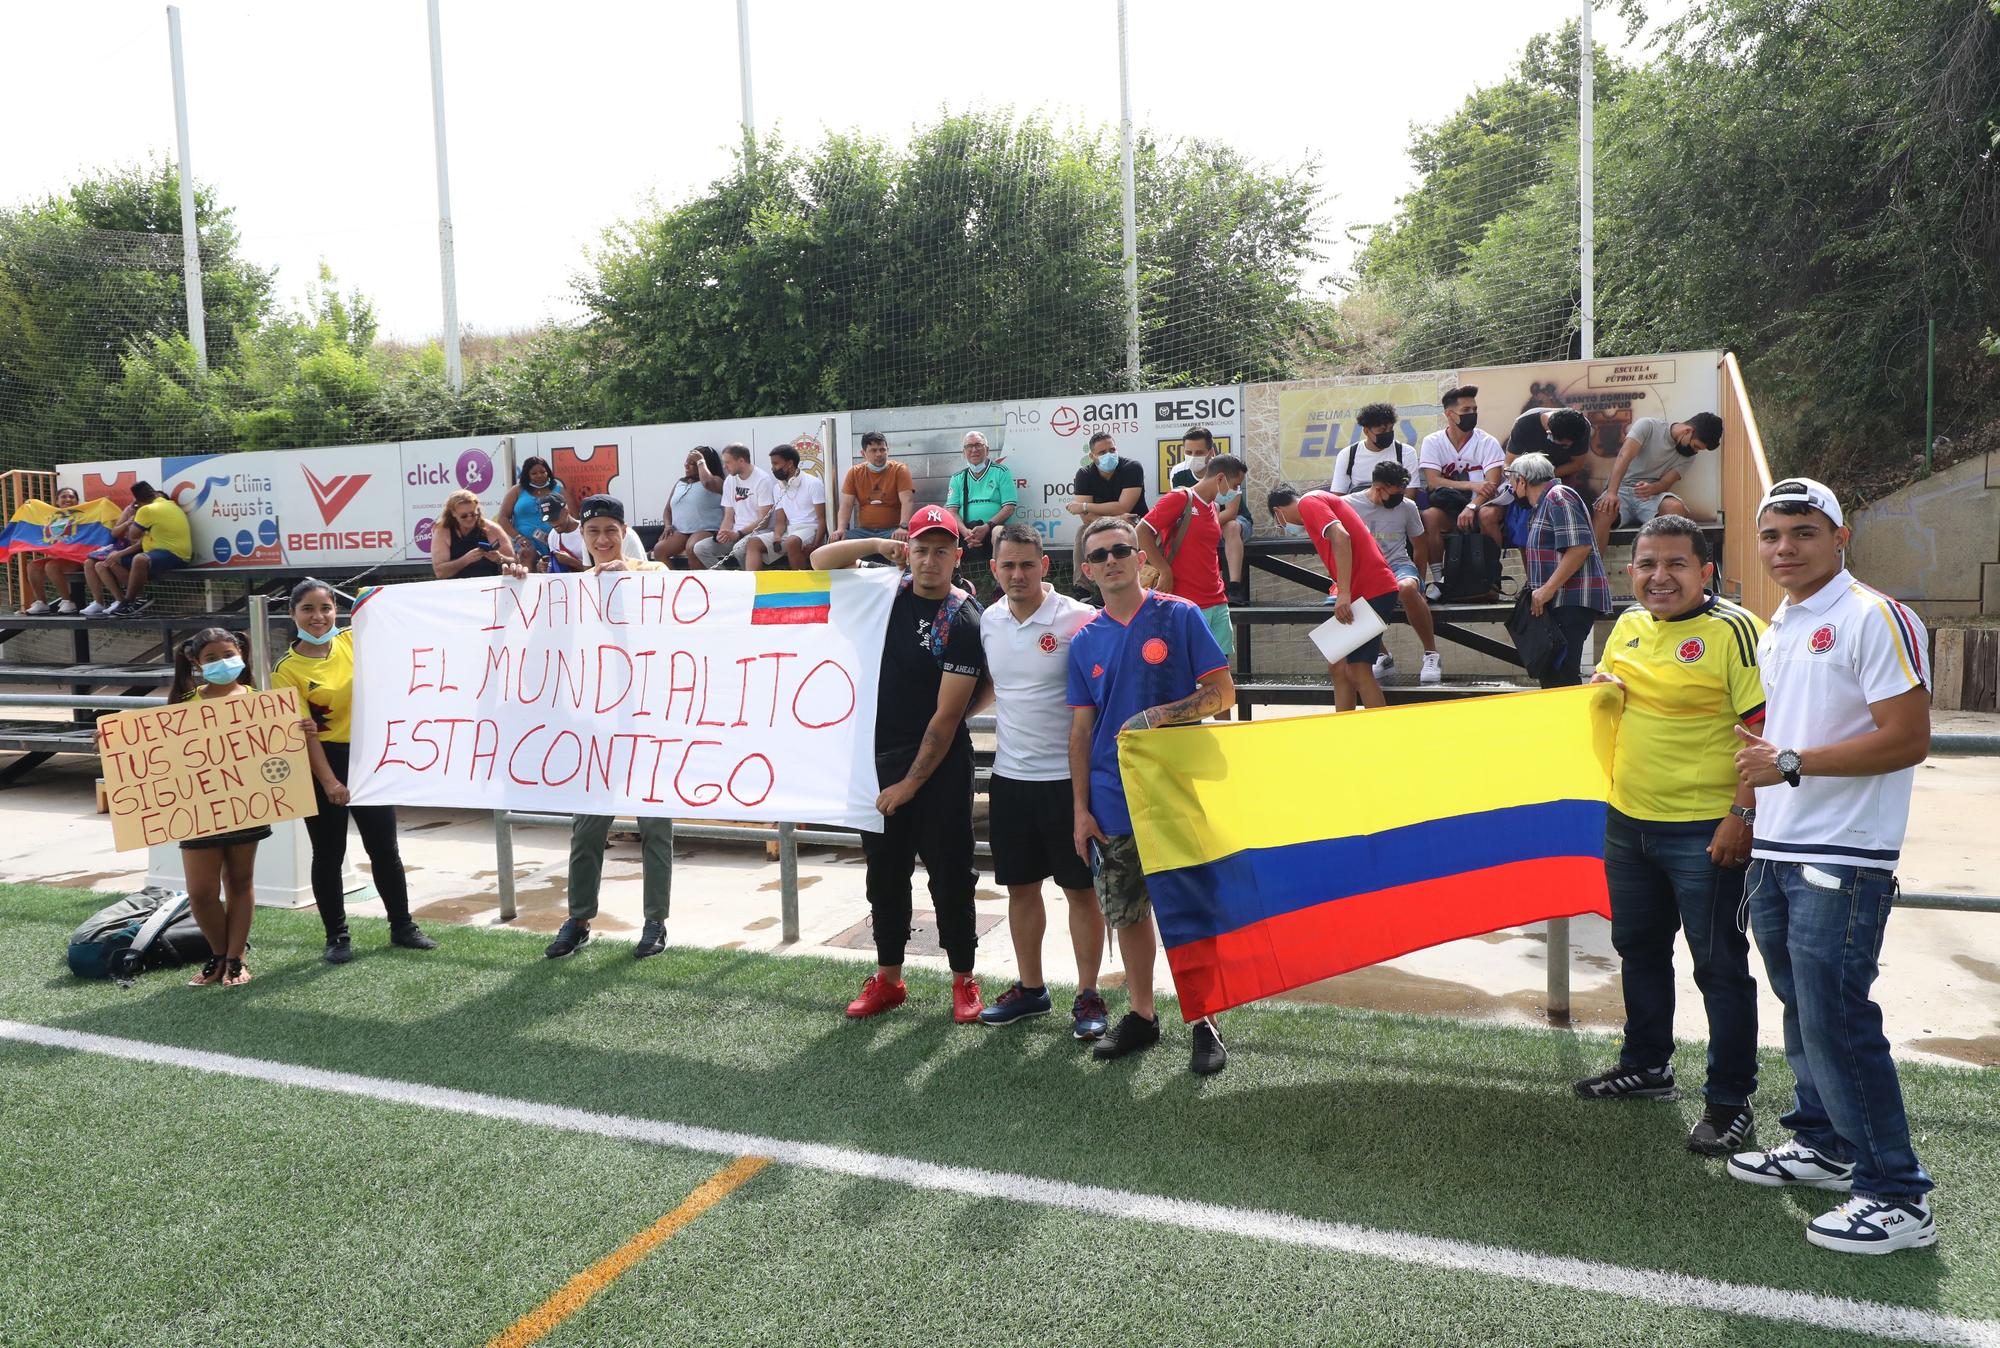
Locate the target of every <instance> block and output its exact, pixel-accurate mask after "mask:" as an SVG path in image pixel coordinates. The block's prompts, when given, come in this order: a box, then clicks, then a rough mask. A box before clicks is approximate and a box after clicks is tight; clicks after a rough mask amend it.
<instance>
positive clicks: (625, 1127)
mask: <svg viewBox="0 0 2000 1348" xmlns="http://www.w3.org/2000/svg"><path fill="white" fill-rule="evenodd" d="M0 1040H13V1041H15V1042H17V1043H24V1044H39V1045H42V1046H44V1047H48V1048H58V1049H69V1050H73V1051H75V1052H79V1053H95V1054H102V1055H104V1056H106V1057H112V1058H123V1059H126V1060H128V1061H131V1062H145V1063H157V1064H160V1065H162V1066H167V1067H181V1068H187V1069H189V1070H192V1071H197V1072H213V1073H217V1074H220V1075H223V1076H232V1077H241V1078H244V1079H247V1080H251V1081H267V1082H271V1083H273V1084H275V1085H280V1086H293V1087H303V1088H305V1089H308V1090H317V1091H327V1092H330V1093H332V1094H335V1095H348V1096H357V1097H360V1098H362V1099H368V1100H381V1101H385V1102H387V1103H391V1104H400V1105H415V1106H417V1107H418V1108H421V1109H435V1110H440V1111H442V1112H445V1113H450V1114H467V1115H472V1116H474V1117H477V1118H484V1119H504V1120H508V1121H511V1122H515V1123H526V1124H534V1125H537V1126H540V1127H544V1128H557V1129H561V1130H562V1131H564V1132H571V1133H585V1134H590V1135H593V1136H597V1137H608V1138H616V1139H619V1140H621V1141H628V1142H642V1143H647V1144H649V1145H652V1146H657V1147H672V1148H675V1149H678V1150H682V1151H692V1152H699V1153H702V1154H705V1155H711V1156H766V1157H769V1158H771V1159H772V1160H773V1161H776V1162H778V1163H780V1164H783V1165H793V1166H799V1167H801V1168H803V1169H807V1170H817V1171H822V1172H825V1173H828V1174H835V1175H851V1176H855V1177H857V1178H861V1179H872V1180H881V1181H883V1182H885V1183H889V1184H902V1185H907V1186H909V1187H910V1188H914V1189H931V1190H937V1191H940V1192H944V1193H953V1194H963V1195H966V1196H968V1197H973V1198H998V1199H1005V1200H1007V1201H1009V1202H1014V1203H1032V1204H1036V1205H1038V1206H1041V1207H1050V1208H1060V1209H1062V1210H1064V1211H1068V1212H1083V1213H1090V1214H1092V1215H1094V1216H1100V1217H1111V1218H1115V1219H1119V1220H1122V1221H1136V1222H1148V1223H1152V1224H1154V1225H1157V1226H1170V1227H1178V1228H1180V1229H1183V1230H1189V1231H1211V1232H1214V1233H1216V1234H1217V1235H1225V1236H1238V1237H1243V1238H1246V1239H1250V1240H1267V1241H1273V1242H1276V1243H1278V1244H1281V1245H1293V1246H1300V1247H1303V1248H1306V1249H1315V1250H1328V1251H1332V1252H1334V1253H1338V1254H1349V1255H1357V1256H1360V1257H1362V1258H1368V1259H1384V1260H1389V1261H1391V1262H1394V1263H1402V1264H1415V1265H1419V1266H1422V1267H1425V1268H1437V1269H1447V1270H1451V1271H1453V1272H1462V1273H1480V1274H1487V1275H1490V1276H1493V1277H1499V1278H1512V1279H1515V1280H1517V1281H1521V1282H1531V1283H1539V1284H1542V1285H1543V1286H1547V1287H1564V1288H1569V1289H1571V1290H1574V1291H1579V1292H1593V1293H1600V1294H1605V1295H1610V1296H1618V1297H1626V1298H1629V1299H1631V1300H1634V1301H1644V1302H1648V1303H1650V1304H1652V1305H1656V1306H1669V1307H1675V1308H1680V1309H1689V1310H1704V1311H1716V1312H1720V1313H1723V1314H1728V1315H1745V1316H1754V1317H1756V1318H1759V1319H1764V1320H1777V1321H1783V1322H1787V1323H1791V1324H1800V1325H1811V1326H1814V1327H1816V1328H1822V1329H1827V1330H1842V1331H1846V1332H1848V1333H1855V1334H1866V1335H1872V1336H1875V1337H1880V1338H1891V1339H1909V1340H1916V1341H1919V1342H1922V1343H1937V1344H1961V1345H1970V1346H1971V1348H2000V1321H1993V1320H1973V1319H1967V1318H1963V1317H1958V1316H1949V1315H1939V1314H1936V1313H1934V1312H1931V1311H1922V1310H1914V1309H1910V1308H1908V1307H1903V1306H1892V1305H1887V1304H1884V1303H1881V1302H1872V1301H1856V1300H1852V1299H1849V1298H1846V1297H1832V1296H1820V1295H1817V1294H1815V1293H1810V1292H1794V1291H1787V1290H1785V1289H1783V1288H1776V1287H1758V1286H1755V1285H1751V1284H1743V1283H1727V1282H1717V1281H1714V1280H1713V1279H1709V1278H1695V1277H1689V1276H1687V1275H1685V1274H1680V1273H1664V1272H1659V1271H1656V1270H1652V1269H1642V1268H1626V1267H1623V1266H1621V1265H1618V1264H1601V1263H1596V1262H1593V1261H1591V1260H1588V1259H1570V1258H1564V1257H1560V1256H1556V1255H1545V1254H1534V1253H1531V1252H1529V1251H1526V1250H1514V1249H1509V1248H1507V1247H1506V1246H1502V1245H1482V1244H1475V1243H1473V1242H1470V1241H1459V1240H1445V1239H1440V1238H1438V1237H1435V1236H1420V1235H1412V1234H1409V1233H1406V1232H1401V1231H1380V1230H1376V1229H1374V1228H1372V1227H1366V1226H1354V1225H1350V1224H1348V1223H1346V1222H1323V1221H1314V1220H1312V1219H1310V1218H1305V1217H1295V1216H1290V1215H1288V1214H1285V1213H1279V1212H1265V1211H1259V1210H1257V1209H1251V1208H1232V1207H1225V1206H1222V1205H1221V1204H1217V1203H1199V1202H1193V1201H1190V1200H1186V1199H1178V1198H1164V1197H1160V1196H1158V1195H1151V1194H1140V1193H1132V1192H1130V1191H1127V1190H1124V1189H1107V1188H1100V1187H1098V1186H1096V1185H1085V1184H1068V1183H1064V1182H1062V1181H1059V1180H1048V1179H1037V1178H1035V1177H1033V1176H1031V1175H1013V1174H1007V1173H1004V1172H1000V1171H992V1170H975V1169H971V1168H969V1167H962V1166H948V1165H935V1164H932V1163H931V1162H928V1161H915V1160H909V1159H906V1158H904V1157H900V1156H887V1155H883V1154H880V1153H877V1152H866V1151H854V1150H851V1149H849V1148H846V1147H831V1146H824V1145H821V1144H819V1143H813V1142H790V1141H785V1140H783V1139H780V1138H774V1137H757V1136H755V1135H753V1134H749V1133H732V1132H725V1131H722V1130H721V1129H715V1128H698V1127H690V1126H687V1125H684V1124H677V1123H666V1122H662V1121H660V1120H656V1119H642V1118H634V1117H632V1116H630V1115H625V1114H598V1113H593V1112H591V1111H590V1110H585V1109H570V1108H567V1107H565V1106H562V1105H550V1104H542V1103H539V1102H537V1101H532V1100H514V1099H508V1098H506V1097H504V1096H497V1095H482V1094H479V1093H477V1092H473V1091H459V1090H449V1089H446V1088H444V1087H441V1086H424V1085H419V1084H416V1083H413V1082H407V1081H395V1080H390V1079H388V1078H384V1077H366V1076H359V1075H356V1074H354V1073H350V1072H329V1071H324V1070H321V1069H319V1068H316V1067H300V1066H296V1065H294V1064H291V1063H282V1062H270V1061H266V1060H264V1059H260V1058H244V1057H238V1056H236V1055H234V1054H229V1053H209V1052H204V1051H202V1050H199V1049H187V1048H177V1047H174V1046H171V1045H167V1044H152V1043H147V1042H145V1041H143V1040H137V1039H120V1038H114V1037H112V1036H109V1035H100V1034H86V1033H83V1032H81V1031H77V1030H63V1029H56V1028H53V1027H51V1026H45V1025H32V1024H25V1023H22V1022H20V1021H12V1020H0ZM1800 1239H1804V1235H1803V1233H1801V1236H1800ZM1842 1257H1849V1258H1851V1257H1853V1256H1839V1255H1831V1254H1830V1255H1828V1256H1827V1258H1828V1259H1838V1258H1842ZM1892 1257H1893V1256H1892Z"/></svg>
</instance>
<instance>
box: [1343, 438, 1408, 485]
mask: <svg viewBox="0 0 2000 1348" xmlns="http://www.w3.org/2000/svg"><path fill="white" fill-rule="evenodd" d="M1395 450H1396V462H1397V463H1402V462H1403V442H1402V441H1401V440H1398V441H1396V442H1395ZM1360 457H1361V442H1360V441H1359V440H1356V441H1355V442H1354V443H1353V444H1351V445H1349V446H1348V447H1347V489H1348V490H1349V491H1360V490H1361V488H1360V487H1358V486H1356V485H1355V483H1354V461H1355V460H1356V459H1358V458H1360ZM1419 485H1421V484H1419Z"/></svg>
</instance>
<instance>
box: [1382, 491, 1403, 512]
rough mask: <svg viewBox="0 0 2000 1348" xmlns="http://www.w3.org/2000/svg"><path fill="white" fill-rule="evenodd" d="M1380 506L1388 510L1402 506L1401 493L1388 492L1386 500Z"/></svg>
mask: <svg viewBox="0 0 2000 1348" xmlns="http://www.w3.org/2000/svg"><path fill="white" fill-rule="evenodd" d="M1382 504H1383V505H1385V506H1387V507H1388V508H1389V509H1391V510H1394V509H1395V508H1396V507H1397V506H1399V505H1401V504H1403V493H1401V492H1399V491H1392V492H1390V493H1389V495H1388V498H1387V499H1386V500H1384V501H1383V502H1382Z"/></svg>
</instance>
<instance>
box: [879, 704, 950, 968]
mask: <svg viewBox="0 0 2000 1348" xmlns="http://www.w3.org/2000/svg"><path fill="white" fill-rule="evenodd" d="M915 756H916V755H915V751H914V750H911V751H906V752H903V753H899V754H884V755H880V756H878V757H877V759H876V775H877V777H878V779H879V780H880V781H881V783H882V786H883V787H884V788H887V787H890V786H893V785H895V784H896V783H897V782H899V781H901V780H902V779H903V774H904V773H905V772H907V771H908V770H909V764H910V760H911V759H912V758H914V757H915ZM884 823H885V825H886V827H885V828H884V829H883V831H882V832H880V833H863V834H862V835H861V851H862V855H864V856H865V857H867V859H868V908H869V911H870V912H871V913H872V914H873V915H874V921H875V959H876V961H877V962H878V963H880V964H881V965H882V966H883V967H884V968H889V969H893V968H897V967H899V966H901V964H902V963H903V950H904V947H906V946H907V945H908V944H909V941H910V880H911V877H912V876H914V875H915V874H916V867H917V861H918V859H919V858H921V859H922V860H923V863H924V870H925V871H926V872H927V873H928V874H929V876H930V891H931V908H932V909H933V910H934V911H935V912H936V913H937V924H938V944H939V945H942V946H943V947H944V953H945V954H946V955H947V956H949V957H950V959H951V967H952V970H953V972H955V973H962V974H963V973H971V972H972V952H973V949H974V947H976V946H977V945H978V944H979V937H978V935H977V933H976V932H975V930H974V927H973V920H972V893H973V889H974V887H975V886H976V885H977V884H978V882H979V873H978V872H977V871H975V870H974V869H973V865H972V742H971V741H970V740H968V739H966V738H965V737H964V736H963V735H962V734H961V735H960V737H959V741H958V743H957V744H955V745H953V746H952V748H951V750H950V752H948V753H947V754H946V755H945V757H944V762H942V763H940V764H938V769H937V771H936V772H934V773H932V774H931V776H930V780H929V781H927V782H925V783H924V784H923V786H922V787H920V788H919V789H918V791H917V794H916V795H915V796H913V797H912V798H911V799H910V802H909V804H907V805H905V806H903V808H902V809H900V810H898V811H896V812H895V813H894V814H892V815H890V816H889V817H888V818H887V819H886V820H885V821H884Z"/></svg>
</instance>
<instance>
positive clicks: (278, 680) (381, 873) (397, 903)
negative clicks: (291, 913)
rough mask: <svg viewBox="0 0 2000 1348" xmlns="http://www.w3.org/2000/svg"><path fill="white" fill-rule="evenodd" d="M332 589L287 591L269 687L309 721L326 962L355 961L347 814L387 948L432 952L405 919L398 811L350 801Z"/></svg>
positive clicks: (315, 585) (343, 676)
mask: <svg viewBox="0 0 2000 1348" xmlns="http://www.w3.org/2000/svg"><path fill="white" fill-rule="evenodd" d="M336 619H337V610H336V608H335V604H334V594H333V587H332V586H330V585H328V584H327V583H326V582H325V581H320V580H314V579H312V578H311V577H308V578H306V579H305V580H302V581H300V582H299V583H298V584H297V585H295V586H293V587H292V624H293V629H294V636H293V639H292V643H291V647H290V649H289V650H287V651H286V652H285V654H284V656H283V657H282V658H280V659H279V661H278V663H277V666H276V667H275V668H273V669H272V670H271V686H272V687H273V688H288V687H289V688H295V689H297V690H298V695H299V706H300V708H301V709H303V710H304V711H305V713H306V714H307V716H309V717H310V718H311V720H310V722H309V725H310V727H311V728H312V731H313V734H312V736H311V738H310V739H309V741H308V746H307V747H308V749H309V751H310V753H311V756H312V765H313V795H314V797H315V798H316V799H317V801H318V802H319V813H317V814H315V815H313V816H312V817H311V818H309V819H307V820H306V821H305V825H306V835H307V836H308V837H310V838H311V839H312V887H313V902H314V903H316V904H317V905H318V906H319V920H320V922H321V923H322V924H323V925H324V926H325V927H326V954H325V956H324V958H325V960H326V962H327V963H328V964H345V963H347V962H348V961H349V960H351V959H353V958H354V944H353V940H352V939H351V938H350V937H349V935H348V931H347V903H346V895H345V892H344V887H343V885H342V882H341V873H342V872H343V871H344V870H345V869H346V865H347V821H348V817H349V816H350V815H352V816H353V819H354V827H355V828H356V830H358V831H359V832H360V834H361V845H362V847H363V848H365V849H366V850H367V852H368V864H369V868H370V870H371V871H372V872H373V878H374V881H375V892H376V893H378V894H380V895H381V896H382V906H383V907H384V908H385V909H387V910H388V914H389V943H390V944H391V945H399V946H402V947H404V948H405V949H408V950H434V949H436V948H437V942H436V941H433V940H432V939H431V938H430V937H428V936H426V935H424V933H423V930H422V929H421V928H420V927H418V926H417V924H416V922H415V921H413V920H412V919H411V917H410V891H409V885H408V883H407V882H406V881H405V879H404V876H403V857H402V854H401V852H399V851H398V850H397V847H396V807H395V806H393V805H354V806H350V805H349V804H348V803H347V757H348V739H349V735H350V733H351V722H352V718H353V712H354V634H353V633H352V632H343V631H340V630H339V627H338V623H337V621H336Z"/></svg>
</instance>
